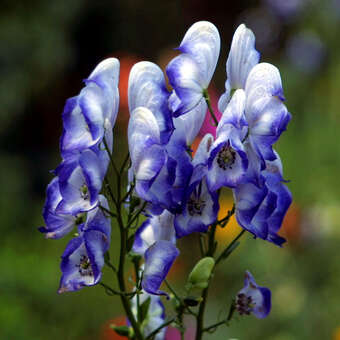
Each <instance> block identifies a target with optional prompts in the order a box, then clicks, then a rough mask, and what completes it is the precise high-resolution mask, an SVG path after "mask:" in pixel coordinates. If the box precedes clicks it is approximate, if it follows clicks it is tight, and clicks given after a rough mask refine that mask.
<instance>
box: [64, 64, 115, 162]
mask: <svg viewBox="0 0 340 340" xmlns="http://www.w3.org/2000/svg"><path fill="white" fill-rule="evenodd" d="M118 79H119V61H118V60H117V59H115V58H109V59H106V60H104V61H102V62H101V63H99V64H98V65H97V67H96V68H95V69H94V71H93V72H92V73H91V74H90V76H89V77H88V78H87V79H85V80H84V82H85V84H86V86H85V87H84V88H83V89H82V90H81V92H80V94H79V95H78V96H76V97H72V98H70V99H68V100H67V101H66V105H65V108H64V112H63V115H62V117H63V122H64V128H63V134H62V136H61V140H60V149H61V154H62V157H63V158H64V159H65V158H67V157H68V155H69V154H73V153H77V152H79V151H82V150H85V149H88V148H90V147H94V146H95V145H97V144H98V143H100V142H101V141H102V139H103V138H104V135H105V131H108V130H112V127H113V126H114V123H115V121H116V117H117V112H118V106H119V93H118Z"/></svg>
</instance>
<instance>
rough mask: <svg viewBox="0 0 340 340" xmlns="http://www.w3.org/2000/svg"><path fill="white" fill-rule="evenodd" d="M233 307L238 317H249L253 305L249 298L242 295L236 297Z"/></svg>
mask: <svg viewBox="0 0 340 340" xmlns="http://www.w3.org/2000/svg"><path fill="white" fill-rule="evenodd" d="M235 307H236V309H237V311H238V312H239V313H240V315H243V314H246V315H249V314H250V313H251V312H252V311H253V307H254V303H253V302H252V298H251V296H247V295H246V294H243V293H242V294H238V295H237V299H236V304H235Z"/></svg>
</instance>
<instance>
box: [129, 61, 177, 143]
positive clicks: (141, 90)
mask: <svg viewBox="0 0 340 340" xmlns="http://www.w3.org/2000/svg"><path fill="white" fill-rule="evenodd" d="M128 95H129V109H130V112H132V111H133V110H134V109H135V108H137V107H139V106H143V107H146V108H148V109H149V110H150V111H151V112H152V113H153V114H154V116H155V118H156V120H157V123H158V126H159V130H160V140H161V142H162V143H166V142H167V141H168V140H169V138H170V136H171V133H172V131H173V130H174V127H173V122H172V115H171V112H170V110H169V108H168V99H169V96H170V93H169V92H168V90H167V88H166V83H165V79H164V74H163V72H162V70H161V69H160V68H159V67H158V66H157V65H156V64H154V63H151V62H148V61H142V62H139V63H137V64H135V65H134V66H133V67H132V69H131V72H130V76H129V89H128Z"/></svg>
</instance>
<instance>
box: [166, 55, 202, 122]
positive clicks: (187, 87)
mask: <svg viewBox="0 0 340 340" xmlns="http://www.w3.org/2000/svg"><path fill="white" fill-rule="evenodd" d="M166 73H167V75H168V78H169V82H170V84H171V86H172V87H173V89H174V91H175V93H176V96H177V97H178V99H179V101H174V100H173V99H172V100H171V101H170V104H172V106H171V110H172V111H173V115H174V117H178V116H180V115H182V114H185V113H187V112H189V111H190V110H192V109H193V108H195V107H196V106H197V105H198V104H199V103H200V101H201V100H203V90H204V87H203V85H202V83H203V79H201V77H202V74H201V72H200V69H199V66H198V65H197V64H196V62H195V61H194V60H193V59H192V58H191V57H190V56H189V55H187V54H181V55H179V56H177V57H176V58H174V59H173V60H172V61H171V62H170V63H169V65H168V66H167V68H166Z"/></svg>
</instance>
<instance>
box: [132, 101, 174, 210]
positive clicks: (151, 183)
mask: <svg viewBox="0 0 340 340" xmlns="http://www.w3.org/2000/svg"><path fill="white" fill-rule="evenodd" d="M128 141H129V151H130V157H131V170H130V171H131V172H132V174H133V176H132V175H131V174H130V177H134V179H135V182H136V186H135V190H136V192H137V194H138V195H139V197H140V198H142V199H144V200H145V201H147V202H151V203H153V204H155V205H160V206H163V209H164V206H169V208H171V202H172V200H171V196H170V193H169V191H170V189H171V186H172V184H173V183H174V180H175V166H176V163H175V162H174V161H173V160H172V159H171V158H169V157H168V154H167V152H166V150H165V146H164V145H162V144H161V141H160V130H159V125H158V123H157V120H156V118H155V116H154V115H153V113H152V112H151V111H150V110H149V109H148V108H146V107H143V106H139V107H137V108H135V109H134V110H133V112H132V113H131V117H130V120H129V126H128Z"/></svg>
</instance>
